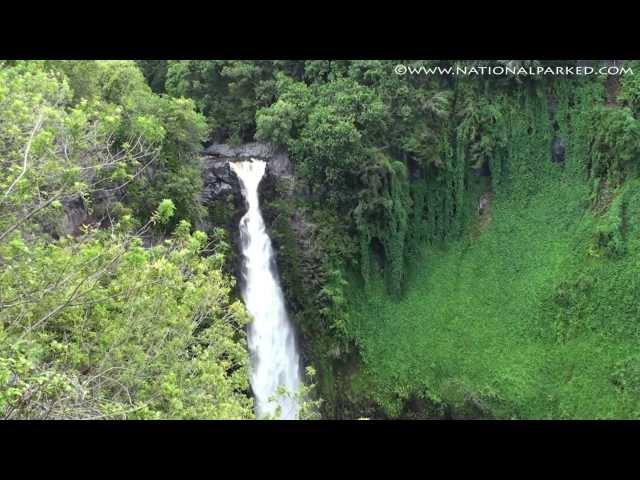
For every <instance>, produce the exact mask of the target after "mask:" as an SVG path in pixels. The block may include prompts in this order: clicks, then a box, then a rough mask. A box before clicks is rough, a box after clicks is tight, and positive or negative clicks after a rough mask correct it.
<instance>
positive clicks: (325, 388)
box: [0, 60, 640, 418]
mask: <svg viewBox="0 0 640 480" xmlns="http://www.w3.org/2000/svg"><path fill="white" fill-rule="evenodd" d="M397 63H404V64H405V65H407V66H414V65H415V66H427V67H428V66H442V67H446V66H451V65H456V64H459V63H464V64H467V65H469V64H471V65H488V64H496V63H497V64H499V65H511V66H513V65H516V66H519V65H525V66H528V65H533V66H536V65H541V64H543V63H544V64H545V65H546V64H549V65H553V66H556V65H572V64H575V62H567V61H557V62H541V61H497V62H496V61H476V62H453V61H422V62H396V61H373V60H363V61H355V60H354V61H345V60H340V61H330V60H326V61H324V60H313V61H302V60H300V61H299V60H291V61H268V60H260V61H245V60H243V61H232V60H211V61H202V60H198V61H194V60H179V61H175V60H167V61H142V60H141V61H137V62H127V61H104V62H91V61H47V62H0V166H1V167H2V168H0V172H1V173H0V195H1V197H0V265H1V266H2V270H1V272H0V288H1V290H0V414H2V415H4V416H5V417H9V418H44V417H53V418H59V417H63V418H69V417H80V418H227V417H231V418H251V417H252V415H253V414H252V412H251V403H252V402H251V399H250V394H249V391H248V390H249V387H248V381H247V353H246V345H245V340H244V333H243V326H244V325H245V324H246V322H247V321H249V319H248V318H247V315H246V313H245V312H244V309H243V307H242V305H241V303H240V302H238V301H237V300H236V296H237V294H236V288H235V282H234V281H233V279H232V278H231V273H232V272H234V271H237V265H236V263H237V256H236V255H234V252H233V248H232V247H233V246H232V244H231V243H232V242H230V240H229V238H234V233H235V232H233V231H230V229H231V228H233V225H232V219H234V218H235V214H236V212H235V210H234V208H235V207H234V205H232V200H233V199H232V196H229V195H227V196H226V197H225V198H221V199H219V200H216V202H214V204H213V205H209V207H208V209H205V208H203V207H202V205H201V203H200V201H199V195H200V193H201V191H202V189H203V184H202V178H201V172H200V165H199V161H198V155H199V152H200V150H201V148H202V143H201V142H202V141H204V140H205V139H208V140H210V141H215V142H227V143H231V144H239V143H242V142H250V141H261V142H270V143H272V144H273V145H275V146H276V147H278V148H281V149H284V150H286V151H287V152H288V154H289V158H290V159H291V161H292V165H293V169H294V173H295V179H294V181H293V183H289V180H287V179H279V178H268V179H266V180H265V184H264V185H263V191H262V194H263V197H264V198H263V200H264V201H263V204H262V205H263V213H264V216H265V219H266V220H267V223H268V225H269V229H270V234H271V237H272V239H273V241H274V243H275V245H276V248H277V251H278V252H279V253H278V256H277V261H278V267H279V270H280V274H281V277H282V284H283V288H284V290H285V293H286V297H287V302H288V306H289V309H290V311H291V313H292V315H293V317H294V318H295V320H296V324H297V326H298V327H299V330H300V331H301V333H302V336H303V339H304V342H303V343H304V354H305V358H306V360H307V363H308V364H311V365H312V366H313V367H315V369H316V370H317V377H314V378H317V390H318V392H317V395H319V396H320V397H321V398H322V399H323V401H321V400H320V399H319V398H317V397H316V394H315V393H313V392H314V388H313V386H306V387H304V388H303V389H302V391H301V392H292V393H290V394H291V395H298V396H299V397H300V398H301V399H302V398H304V399H305V402H303V403H304V409H303V415H304V416H305V417H308V418H315V417H316V410H317V408H321V409H322V412H323V414H324V416H327V417H352V418H353V417H360V416H374V415H380V416H388V417H398V416H400V417H412V418H414V417H420V418H423V417H443V416H454V417H495V418H638V417H639V416H640V396H639V395H640V383H639V382H640V363H639V362H640V356H639V354H638V352H637V347H636V345H637V344H638V339H639V338H638V335H639V334H640V332H639V329H638V326H637V319H638V318H639V314H640V307H639V305H640V284H639V281H638V278H637V273H636V272H637V271H638V267H640V264H639V260H638V259H640V250H639V249H640V230H639V227H638V222H637V218H638V215H639V214H640V178H639V173H640V171H639V167H640V76H639V75H640V62H627V66H630V67H632V68H633V69H634V72H635V74H634V75H625V76H623V77H622V78H621V79H619V81H617V80H616V81H615V82H614V81H608V79H607V78H604V77H602V76H597V75H594V76H588V77H575V78H562V77H557V76H554V77H526V78H525V77H509V76H504V77H498V76H495V77H494V76H485V77H447V76H436V75H431V76H428V75H405V76H401V75H396V74H394V73H393V67H394V66H395V65H396V64H397ZM609 80H611V79H609ZM557 144H562V145H564V148H565V150H564V154H563V157H562V158H560V159H558V158H555V157H554V158H552V148H555V147H554V146H555V145H557ZM74 209H75V210H74ZM78 209H79V210H81V211H82V212H83V217H82V218H81V219H77V218H74V217H73V212H74V211H76V213H77V210H78ZM83 224H86V225H85V226H82V225H83ZM202 224H207V225H212V227H211V229H210V231H207V232H200V231H198V230H196V229H195V228H193V226H197V225H202ZM314 372H315V370H314V369H313V368H311V370H310V373H311V374H313V373H314ZM311 376H312V377H313V375H311ZM310 381H311V380H310ZM313 381H314V382H315V381H316V380H313ZM306 402H308V403H306Z"/></svg>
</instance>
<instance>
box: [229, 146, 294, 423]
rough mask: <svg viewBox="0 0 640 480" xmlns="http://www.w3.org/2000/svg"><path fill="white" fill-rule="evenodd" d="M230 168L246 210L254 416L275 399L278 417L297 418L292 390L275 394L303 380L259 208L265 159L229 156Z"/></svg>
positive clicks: (269, 411) (266, 411)
mask: <svg viewBox="0 0 640 480" xmlns="http://www.w3.org/2000/svg"><path fill="white" fill-rule="evenodd" d="M230 165H231V169H232V170H233V171H234V172H235V174H236V175H237V176H238V178H239V179H240V184H241V186H242V194H243V196H244V198H245V201H246V204H247V213H246V214H245V215H244V216H243V217H242V219H241V220H240V239H241V243H242V255H243V267H244V269H243V272H244V285H243V291H242V296H243V299H244V303H245V305H246V307H247V310H248V311H249V313H250V314H251V316H252V317H253V321H252V322H251V323H250V324H249V327H248V332H247V337H248V344H249V351H250V354H251V378H250V381H251V388H252V390H253V393H254V396H255V410H256V416H257V417H258V418H263V417H264V416H266V415H273V414H274V413H275V411H276V407H277V405H278V404H279V405H280V407H281V415H280V417H279V418H282V419H287V420H291V419H296V418H298V409H299V407H298V404H297V401H296V400H295V399H294V398H291V396H289V395H287V396H278V397H277V399H276V401H277V403H275V402H269V400H270V398H272V397H274V396H275V395H276V390H277V389H278V387H280V386H283V387H285V388H286V389H287V392H288V393H289V394H290V395H294V394H296V393H297V391H298V389H299V388H300V385H301V378H300V377H301V375H300V357H299V355H298V350H297V346H296V339H295V334H294V331H293V328H292V326H291V323H290V322H289V318H288V316H287V311H286V309H285V304H284V296H283V294H282V289H281V288H280V283H279V280H278V278H277V273H276V269H275V262H274V260H273V248H272V246H271V239H270V238H269V235H267V232H266V230H265V225H264V220H263V218H262V213H261V212H260V203H259V198H258V185H260V181H261V180H262V177H263V176H264V172H265V168H266V162H263V161H260V160H255V159H251V161H242V162H232V163H231V164H230Z"/></svg>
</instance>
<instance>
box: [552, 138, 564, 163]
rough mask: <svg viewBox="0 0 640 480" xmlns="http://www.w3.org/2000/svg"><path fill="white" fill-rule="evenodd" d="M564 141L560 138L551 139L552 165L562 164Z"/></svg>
mask: <svg viewBox="0 0 640 480" xmlns="http://www.w3.org/2000/svg"><path fill="white" fill-rule="evenodd" d="M564 152H565V146H564V140H562V139H561V138H560V137H555V138H554V139H553V144H552V145H551V160H552V161H553V163H563V162H564Z"/></svg>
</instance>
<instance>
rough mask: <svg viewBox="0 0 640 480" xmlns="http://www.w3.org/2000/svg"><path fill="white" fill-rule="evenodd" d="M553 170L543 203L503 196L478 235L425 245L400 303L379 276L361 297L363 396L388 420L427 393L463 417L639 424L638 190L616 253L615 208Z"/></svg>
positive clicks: (357, 321) (357, 332) (632, 191)
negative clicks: (482, 414) (609, 236)
mask: <svg viewBox="0 0 640 480" xmlns="http://www.w3.org/2000/svg"><path fill="white" fill-rule="evenodd" d="M545 170H546V171H545V172H541V176H542V177H543V178H540V179H538V180H539V182H538V186H537V187H536V188H535V192H534V193H533V194H532V195H517V194H505V195H502V196H499V197H497V198H496V199H495V200H494V201H493V205H492V221H491V223H490V224H489V225H487V226H486V227H485V228H484V229H483V231H482V233H481V234H480V235H479V236H477V238H474V236H473V235H472V234H468V235H467V237H465V238H464V239H462V240H460V241H457V242H453V243H449V244H448V247H447V248H446V249H442V248H437V247H429V248H427V249H426V252H425V256H424V259H423V260H422V265H420V266H419V268H418V269H417V271H418V273H417V274H416V275H415V277H414V278H413V280H412V282H411V285H410V287H409V288H408V291H407V293H406V295H405V296H404V297H403V299H402V300H401V301H398V302H395V301H393V300H391V299H390V298H389V297H388V296H387V295H386V294H385V293H384V288H383V285H382V282H381V281H377V282H375V283H374V285H372V287H371V291H370V292H368V293H367V294H366V295H364V294H363V292H358V293H355V294H354V298H356V300H355V307H354V311H353V316H352V322H351V326H350V328H351V331H352V333H353V334H354V336H355V338H356V339H357V342H358V344H359V346H360V350H361V352H362V357H363V360H364V362H365V365H366V367H365V368H364V370H363V371H362V372H361V374H360V375H359V376H358V377H357V378H355V379H354V383H353V385H354V390H356V391H357V390H358V389H360V391H362V392H364V391H369V392H371V391H372V392H373V397H374V398H375V399H376V400H377V401H378V402H379V403H381V404H382V405H383V406H384V407H385V409H386V410H387V411H388V412H389V413H391V414H397V413H398V412H399V407H400V405H401V400H402V399H403V398H406V397H407V396H408V395H409V393H417V394H418V395H425V393H426V396H427V398H429V399H431V400H435V401H436V403H438V402H439V401H444V402H445V403H447V404H448V405H451V406H453V407H454V410H455V411H457V412H458V413H460V414H462V415H464V414H465V413H466V414H469V409H468V405H469V402H468V399H469V398H474V399H476V404H477V403H480V404H482V405H485V406H486V408H487V410H488V411H490V412H491V413H490V414H491V415H495V416H498V417H503V418H611V417H614V418H627V417H638V416H640V402H639V399H640V360H639V358H638V357H637V356H634V355H636V352H638V351H639V349H638V336H639V332H638V324H639V320H640V307H639V305H640V279H639V278H638V277H639V276H640V275H639V272H640V255H638V254H639V253H640V252H639V250H640V245H639V244H640V242H639V241H638V229H637V228H636V225H635V223H636V220H637V218H638V214H639V212H640V188H638V184H637V183H629V185H627V188H628V192H627V193H628V194H629V195H628V197H627V198H628V199H629V202H628V206H627V208H626V211H625V219H626V220H625V226H624V232H623V233H624V238H625V243H626V245H627V252H626V253H625V254H624V255H623V256H622V257H621V258H617V259H616V258H610V257H607V256H606V255H604V254H602V253H601V252H599V251H597V250H594V249H593V248H592V247H591V245H592V236H593V232H594V229H595V228H596V227H597V225H599V224H604V223H606V222H607V215H608V213H604V214H600V215H594V214H592V212H591V211H590V209H589V208H588V200H587V197H588V188H587V187H586V185H584V184H583V183H582V181H580V180H578V179H576V178H575V177H573V178H572V177H571V175H569V174H567V173H564V172H563V171H562V169H560V168H558V167H557V166H554V165H551V164H549V165H548V166H546V167H545ZM468 230H469V231H470V232H471V231H473V228H470V229H468ZM368 395H369V396H371V393H369V394H368Z"/></svg>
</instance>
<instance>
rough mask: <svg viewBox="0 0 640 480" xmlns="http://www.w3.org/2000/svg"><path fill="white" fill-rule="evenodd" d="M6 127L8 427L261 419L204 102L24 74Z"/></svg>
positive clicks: (3, 278)
mask: <svg viewBox="0 0 640 480" xmlns="http://www.w3.org/2000/svg"><path fill="white" fill-rule="evenodd" d="M0 118H1V120H0V165H2V167H1V168H0V192H1V195H2V197H1V198H0V202H1V209H0V266H1V269H0V417H1V418H251V417H252V416H253V412H252V400H251V398H250V397H249V395H248V374H247V368H248V367H247V365H248V355H247V351H246V347H245V340H244V333H243V330H242V327H243V326H244V325H245V324H246V322H247V321H248V318H247V314H246V312H245V310H244V307H243V305H242V304H241V303H240V302H239V301H237V300H234V297H233V288H234V283H235V282H234V280H233V279H232V278H231V277H230V276H229V275H228V273H227V272H226V271H225V270H224V268H223V265H224V260H225V257H226V256H227V255H228V245H227V244H226V243H225V242H224V239H223V237H221V235H220V233H219V232H212V233H214V235H212V238H213V240H214V241H213V242H210V241H209V240H208V236H207V235H206V233H204V232H201V231H193V230H192V228H191V224H190V220H192V219H197V218H198V216H199V214H200V213H199V210H198V209H199V208H200V207H199V204H198V203H197V198H196V196H195V195H196V193H199V189H200V188H201V187H200V185H201V180H200V172H199V171H198V170H197V169H196V168H195V167H194V162H195V160H196V159H197V157H196V155H195V154H196V152H197V151H198V150H199V148H200V140H201V137H202V134H203V127H204V119H203V118H202V117H201V116H200V115H199V114H198V113H197V112H195V110H194V109H193V104H192V102H191V101H190V100H185V99H173V98H169V97H158V96H156V95H154V94H153V93H151V91H150V90H149V87H147V85H146V84H145V82H144V80H143V77H142V74H141V72H140V70H139V69H138V68H137V67H136V65H135V63H133V62H15V63H14V64H11V65H8V64H7V65H0ZM151 165H153V167H151ZM74 204H75V205H80V206H81V208H80V210H81V211H82V212H84V213H85V214H84V216H83V218H80V219H78V221H77V225H74V220H73V218H70V219H68V218H66V217H65V214H66V213H67V210H68V208H69V206H71V205H74ZM156 208H157V209H156ZM65 220H66V223H71V224H72V225H71V228H69V227H66V228H65Z"/></svg>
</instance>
